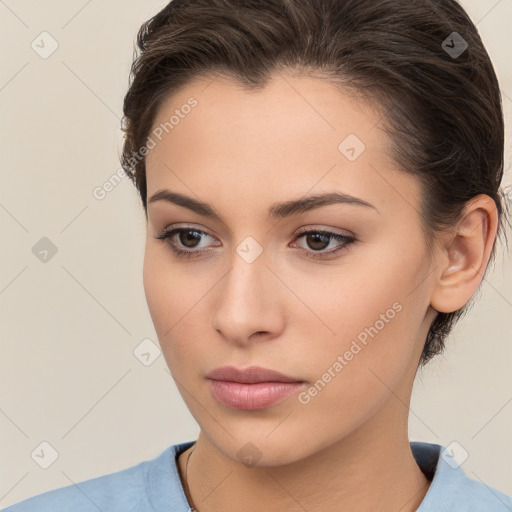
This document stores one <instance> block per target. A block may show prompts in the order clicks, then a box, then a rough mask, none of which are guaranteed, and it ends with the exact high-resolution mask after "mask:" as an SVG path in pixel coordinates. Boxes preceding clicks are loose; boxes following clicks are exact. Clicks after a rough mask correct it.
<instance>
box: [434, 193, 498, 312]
mask: <svg viewBox="0 0 512 512" xmlns="http://www.w3.org/2000/svg"><path fill="white" fill-rule="evenodd" d="M497 227H498V212H497V208H496V204H495V202H494V201H493V199H492V198H491V197H489V196H487V195H485V194H481V195H478V196H476V197H474V198H473V199H472V200H471V201H469V202H468V203H467V205H466V208H465V210H464V214H463V216H462V218H461V219H460V221H459V222H458V223H457V225H456V226H455V228H454V230H453V232H452V234H451V236H450V237H448V238H447V239H446V243H445V245H444V246H443V247H442V248H441V249H440V251H441V254H440V256H439V261H440V262H441V263H440V264H439V277H438V280H437V282H436V283H435V288H434V291H433V293H432V298H431V303H430V304H431V306H432V307H433V308H434V309H435V310H436V311H439V312H442V313H451V312H453V311H456V310H458V309H460V308H462V307H463V306H464V305H465V304H466V303H467V302H468V301H469V300H470V299H471V297H472V296H473V294H474V293H475V291H476V290H477V288H478V286H479V285H480V283H481V281H482V279H483V275H484V272H485V269H486V267H487V263H488V261H489V257H490V254H491V250H492V246H493V243H494V240H495V238H496V232H497Z"/></svg>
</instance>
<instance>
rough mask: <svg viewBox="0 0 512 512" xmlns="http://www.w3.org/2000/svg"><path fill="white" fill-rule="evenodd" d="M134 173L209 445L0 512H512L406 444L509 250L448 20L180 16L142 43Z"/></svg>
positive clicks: (495, 166) (421, 10) (170, 360)
mask: <svg viewBox="0 0 512 512" xmlns="http://www.w3.org/2000/svg"><path fill="white" fill-rule="evenodd" d="M138 44H139V49H140V54H139V55H138V56H137V58H136V60H135V62H134V64H133V68H132V82H131V85H130V89H129V91H128V93H127V95H126V97H125V102H124V114H125V121H126V122H125V126H124V130H125V136H126V138H125V144H124V151H123V156H122V161H123V167H124V169H125V171H126V172H127V173H128V175H129V176H130V178H131V179H132V180H133V182H134V183H135V185H136V186H137V189H138V191H139V193H140V197H141V200H142V205H143V209H144V213H145V216H146V220H147V238H146V250H145V259H144V288H145V293H146V298H147V302H148V306H149V310H150V313H151V317H152V320H153V323H154V325H155V329H156V332H157V334H158V338H159V341H160V345H161V347H162V350H163V353H164V356H165V359H166V362H167V365H168V366H169V369H170V371H171V374H172V376H173V378H174V380H175V382H176V384H177V386H178V388H179V390H180V393H181V395H182V397H183V399H184V401H185V403H186V404H187V407H188V408H189V410H190V412H191V414H192V415H193V416H194V418H195V419H196V421H197V422H198V424H199V426H200V429H201V430H200V434H199V437H198V439H197V440H196V441H190V442H187V443H182V444H179V445H173V446H170V447H168V448H167V449H166V450H165V451H164V452H162V453H161V454H160V455H159V456H158V457H156V458H155V459H152V460H148V461H144V462H141V463H140V464H138V465H136V466H134V467H131V468H127V469H125V470H123V471H119V472H116V473H111V474H109V475H103V476H101V477H97V478H95V479H91V480H88V481H86V482H82V483H81V484H78V485H77V486H74V485H73V486H67V487H63V488H61V489H57V490H53V491H49V492H47V493H44V494H42V495H39V496H36V497H33V498H31V499H28V500H25V501H22V502H20V503H18V504H16V505H14V506H11V507H8V508H7V509H6V512H27V511H32V510H34V511H35V510H37V511H39V512H41V511H56V510H74V511H75V512H77V511H89V510H91V511H92V510H95V511H96V510H104V511H109V512H112V511H128V510H130V511H134V512H135V511H149V510H152V511H159V512H160V511H162V512H163V511H171V510H172V511H187V510H191V509H192V510H197V511H198V512H211V511H216V512H233V511H240V510H243V511H245V512H247V511H255V512H256V511H266V512H267V511H278V510H279V511H283V510H286V511H295V510H297V511H301V510H307V511H309V512H316V511H320V510H322V511H325V510H332V511H337V512H347V511H355V510H357V511H376V510H378V511H386V512H387V511H389V512H392V511H393V512H396V511H401V512H412V511H416V510H417V511H421V512H430V511H440V510H457V511H463V510H467V511H469V510H471V511H489V510H493V511H511V510H512V498H511V497H509V496H507V495H505V494H504V493H502V492H500V491H498V490H496V489H493V488H490V487H488V486H486V485H485V484H484V483H483V482H479V481H477V480H473V479H470V478H469V477H468V476H467V475H466V474H465V472H464V470H463V469H462V468H461V467H460V461H459V460H457V455H459V458H460V453H463V451H464V447H462V446H461V445H460V444H452V445H450V446H446V447H445V446H440V445H435V444H430V443H418V442H416V443H410V442H409V440H408V433H407V421H408V405H409V402H410V397H411V391H412V386H413V382H414V378H415V375H416V372H417V370H418V368H419V367H421V366H423V365H424V364H426V363H427V362H428V361H429V360H431V359H432V358H433V357H434V356H435V355H436V354H439V353H440V352H442V350H443V347H444V344H445V340H446V337H447V335H448V334H449V332H450V330H451V329H452V327H453V326H454V325H455V323H456V321H457V319H458V318H460V316H461V315H462V314H463V313H464V312H465V310H466V309H467V307H468V305H469V303H470V299H471V298H472V297H473V296H474V294H475V292H476V291H477V289H478V288H479V285H480V284H481V282H482V279H483V277H484V275H485V272H486V269H487V268H488V266H489V263H490V262H491V261H492V260H493V257H494V254H495V246H496V240H497V237H498V235H499V234H500V233H502V231H503V226H504V222H505V220H506V217H505V213H506V210H505V203H504V199H503V197H502V195H501V190H500V183H501V179H502V174H503V145H504V143H503V139H504V128H503V115H502V110H501V103H500V91H499V86H498V82H497V79H496V76H495V73H494V70H493V66H492V64H491V62H490V60H489V57H488V55H487V52H486V51H485V49H484V46H483V44H482V42H481V40H480V37H479V35H478V33H477V31H476V29H475V27H474V25H473V23H472V22H471V21H470V19H469V18H468V16H467V15H466V13H465V12H464V11H463V9H462V8H461V7H460V6H459V5H458V4H457V3H456V2H455V1H452V0H437V1H426V0H425V1H420V0H417V1H410V0H390V1H376V0H265V1H264V2H262V1H259V0H246V1H239V0H193V1H187V0H174V1H172V2H171V3H169V4H168V5H167V6H166V7H165V8H164V9H163V10H162V11H161V12H159V13H158V14H157V15H156V16H155V17H153V18H152V19H151V20H149V21H148V22H147V23H145V24H144V25H143V26H142V28H141V30H140V32H139V38H138Z"/></svg>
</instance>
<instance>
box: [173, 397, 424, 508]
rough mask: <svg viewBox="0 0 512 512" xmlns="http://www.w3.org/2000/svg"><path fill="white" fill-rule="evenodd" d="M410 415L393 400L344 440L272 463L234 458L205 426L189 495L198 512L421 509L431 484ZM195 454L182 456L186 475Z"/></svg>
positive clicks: (181, 465) (192, 466)
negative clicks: (417, 456) (414, 443)
mask: <svg viewBox="0 0 512 512" xmlns="http://www.w3.org/2000/svg"><path fill="white" fill-rule="evenodd" d="M407 413H408V408H407V407H405V406H404V403H403V402H401V401H399V400H396V399H390V401H389V403H388V404H387V406H386V407H385V408H384V409H382V410H381V411H379V413H378V414H376V415H375V416H374V417H372V418H371V419H370V420H369V421H367V422H366V423H365V424H363V425H362V426H360V427H359V428H357V429H356V430H354V431H353V432H352V433H350V434H349V435H348V436H346V437H344V438H343V439H341V440H339V441H337V442H335V443H334V444H331V445H329V446H328V447H326V448H325V449H323V450H321V451H318V452H316V453H314V454H313V455H311V456H308V457H306V458H304V459H301V460H298V461H296V462H293V463H289V464H285V465H281V466H272V467H260V466H253V467H247V466H245V465H243V464H241V463H240V462H239V461H236V460H232V459H230V458H228V457H226V456H225V455H224V454H223V453H222V452H221V451H219V450H218V449H217V447H216V446H215V445H214V444H212V443H211V442H210V440H209V439H208V437H207V436H205V435H204V434H203V432H200V434H199V437H198V440H197V442H196V443H195V445H194V446H193V448H194V454H193V457H192V458H191V459H190V463H189V465H188V475H187V480H188V491H189V492H188V493H187V498H188V500H189V503H191V504H192V503H193V505H194V506H195V508H196V510H197V511H198V512H213V511H218V510H222V511H223V512H235V511H236V512H238V511H240V510H245V511H248V512H252V511H260V510H266V511H268V512H277V511H280V512H281V511H282V510H298V511H299V510H308V512H320V511H322V512H324V511H325V510H332V511H336V512H349V511H354V510H358V511H359V512H370V511H375V510H379V511H382V512H396V511H397V510H400V511H401V512H414V511H416V510H417V508H418V507H419V505H420V503H421V501H422V500H423V498H424V496H425V494H426V492H427V490H428V486H429V484H430V482H429V481H428V480H427V478H426V477H425V476H424V475H423V473H422V471H421V469H420V468H419V466H418V465H417V463H416V461H415V460H414V457H413V455H412V452H411V449H410V444H409V439H408V433H407ZM189 452H190V449H189V450H187V451H186V452H185V453H183V454H181V456H180V457H179V461H178V464H179V469H180V473H181V475H184V474H185V463H186V461H187V458H188V455H189ZM185 488H187V486H185Z"/></svg>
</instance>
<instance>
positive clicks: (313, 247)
mask: <svg viewBox="0 0 512 512" xmlns="http://www.w3.org/2000/svg"><path fill="white" fill-rule="evenodd" d="M308 236H310V237H312V238H313V239H314V242H313V245H312V246H311V245H310V244H309V243H308V245H309V246H310V247H311V248H312V249H325V247H327V246H325V247H315V241H318V238H323V239H324V245H325V240H327V245H329V241H328V240H329V237H328V236H326V235H322V234H321V233H317V234H314V235H308ZM315 239H316V240H315Z"/></svg>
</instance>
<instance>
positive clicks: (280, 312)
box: [212, 252, 286, 345]
mask: <svg viewBox="0 0 512 512" xmlns="http://www.w3.org/2000/svg"><path fill="white" fill-rule="evenodd" d="M282 288H283V284H282V283H281V282H280V281H279V279H278V278H276V276H275V271H274V272H273V271H272V270H271V269H270V268H269V266H268V261H267V258H266V257H265V253H264V252H263V253H262V254H261V255H260V256H259V257H258V258H256V260H254V261H252V262H251V263H248V262H247V261H246V260H244V259H243V258H242V257H241V256H239V254H238V253H235V254H234V256H233V264H232V267H231V269H230V270H229V271H228V272H227V274H226V275H225V276H224V278H223V279H222V280H221V282H220V283H219V284H218V287H217V289H218V291H217V294H218V295H217V296H216V297H215V300H214V304H215V308H214V312H213V317H212V326H213V328H214V329H215V330H216V331H217V333H218V334H219V335H220V336H222V337H223V338H224V340H225V341H226V342H229V343H234V344H237V345H246V344H247V343H248V342H249V341H250V340H263V339H265V340H270V339H273V338H275V337H277V336H279V334H280V333H281V331H282V330H283V328H284V322H285V316H286V315H285V313H284V310H285V305H284V303H283V302H282V301H281V298H282V293H280V291H281V289H282Z"/></svg>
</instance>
